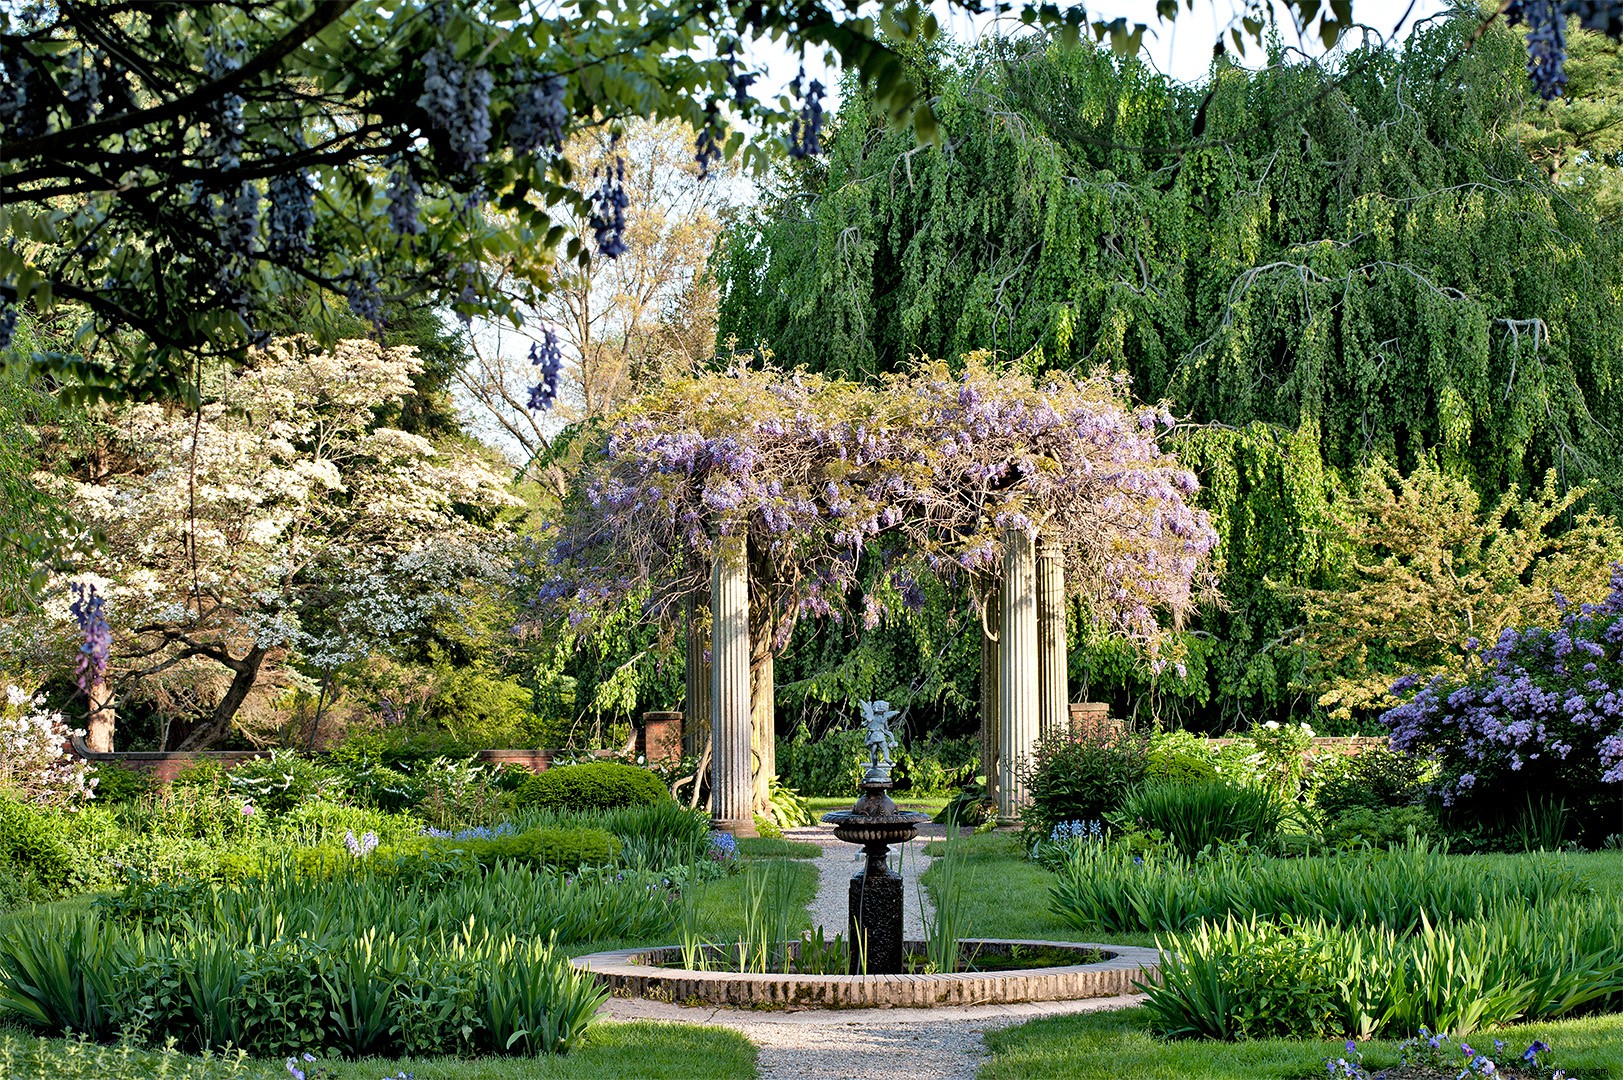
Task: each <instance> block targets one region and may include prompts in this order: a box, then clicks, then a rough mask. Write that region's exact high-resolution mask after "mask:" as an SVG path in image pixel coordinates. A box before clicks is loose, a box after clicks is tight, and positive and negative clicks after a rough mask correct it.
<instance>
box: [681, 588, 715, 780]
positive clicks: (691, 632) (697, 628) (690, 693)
mask: <svg viewBox="0 0 1623 1080" xmlns="http://www.w3.org/2000/svg"><path fill="white" fill-rule="evenodd" d="M709 607H710V598H709V597H708V596H702V595H701V596H690V597H688V654H687V701H686V703H685V704H684V705H683V706H682V753H683V754H685V755H688V756H690V757H698V756H699V755H700V754H702V753H704V744H705V743H707V742H709V741H710V661H708V660H706V659H705V656H704V654H705V651H706V650H707V649H709V648H710V618H709V611H708V610H707V609H708V608H709Z"/></svg>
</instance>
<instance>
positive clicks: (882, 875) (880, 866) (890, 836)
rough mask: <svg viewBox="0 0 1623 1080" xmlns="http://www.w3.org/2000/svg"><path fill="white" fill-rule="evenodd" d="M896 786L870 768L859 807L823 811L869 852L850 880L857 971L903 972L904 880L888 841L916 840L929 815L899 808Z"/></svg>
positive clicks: (841, 833)
mask: <svg viewBox="0 0 1623 1080" xmlns="http://www.w3.org/2000/svg"><path fill="white" fill-rule="evenodd" d="M887 772H888V770H887ZM892 786H893V784H892V782H891V780H890V777H889V776H888V775H884V776H876V775H874V774H873V770H870V774H869V775H868V776H867V777H866V778H865V779H864V780H863V782H862V797H861V798H859V799H858V800H857V803H856V805H855V806H853V807H852V808H851V809H849V810H835V811H831V812H830V813H827V814H824V815H823V820H824V821H827V822H831V823H832V824H833V825H834V835H835V836H837V837H839V838H840V839H841V840H844V841H845V842H846V843H848V844H858V845H861V847H862V850H863V851H864V852H865V853H866V854H867V856H868V861H867V863H866V865H864V866H863V868H862V870H861V871H859V872H858V873H857V874H856V875H855V876H854V877H852V879H851V891H850V917H849V920H848V924H847V925H848V928H849V935H848V938H847V940H848V941H849V942H850V943H851V964H850V972H851V974H853V975H900V974H901V973H902V962H903V951H902V879H901V876H900V875H898V874H895V873H893V872H892V871H891V869H890V865H889V852H890V845H892V844H905V843H906V842H907V841H909V840H911V839H913V837H915V836H917V835H918V826H919V824H920V823H921V822H925V821H929V820H930V816H929V815H928V814H919V813H915V812H913V811H911V810H898V809H897V808H896V804H895V803H894V802H891V799H890V794H889V792H890V789H891V787H892Z"/></svg>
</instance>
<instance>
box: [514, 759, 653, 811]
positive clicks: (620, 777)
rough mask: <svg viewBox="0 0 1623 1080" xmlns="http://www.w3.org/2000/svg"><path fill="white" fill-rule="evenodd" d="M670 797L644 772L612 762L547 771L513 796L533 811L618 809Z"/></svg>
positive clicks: (644, 804)
mask: <svg viewBox="0 0 1623 1080" xmlns="http://www.w3.org/2000/svg"><path fill="white" fill-rule="evenodd" d="M670 797H671V793H670V792H669V791H667V790H666V789H665V784H664V782H663V781H661V780H660V778H659V777H657V776H655V775H654V774H653V773H651V772H649V771H648V770H647V769H639V768H638V767H637V766H635V765H622V764H620V763H618V762H613V761H595V762H588V763H587V764H584V765H564V766H562V767H560V768H557V769H548V770H547V771H546V772H544V773H539V774H537V775H535V776H532V777H530V779H528V780H526V781H524V783H523V784H521V785H520V786H519V789H518V791H517V793H516V798H517V800H518V805H519V806H521V807H526V808H534V809H537V810H618V809H620V808H621V807H625V806H648V805H652V804H653V803H658V802H665V801H666V800H668V799H669V798H670Z"/></svg>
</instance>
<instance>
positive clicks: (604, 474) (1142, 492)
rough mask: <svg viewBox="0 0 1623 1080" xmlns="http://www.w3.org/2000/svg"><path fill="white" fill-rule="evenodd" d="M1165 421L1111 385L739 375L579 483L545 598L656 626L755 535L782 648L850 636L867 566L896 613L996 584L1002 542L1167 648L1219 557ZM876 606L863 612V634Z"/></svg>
mask: <svg viewBox="0 0 1623 1080" xmlns="http://www.w3.org/2000/svg"><path fill="white" fill-rule="evenodd" d="M1171 421H1172V418H1171V416H1170V415H1168V414H1167V413H1166V412H1165V411H1164V410H1159V409H1151V408H1135V407H1133V406H1132V405H1131V404H1130V402H1129V400H1128V397H1127V387H1126V385H1125V383H1124V381H1123V380H1122V379H1121V378H1120V377H1117V376H1112V375H1108V374H1099V375H1096V376H1093V377H1089V378H1081V379H1076V378H1072V377H1069V376H1066V375H1059V374H1049V375H1044V376H1042V377H1041V381H1039V380H1037V379H1034V378H1033V377H1031V376H1029V375H1026V374H1024V373H1020V372H1012V371H1011V372H1006V373H999V372H995V371H993V370H992V369H991V368H990V367H989V366H987V364H986V363H985V362H984V358H982V357H971V358H968V359H967V361H966V364H965V367H964V369H963V371H962V373H961V374H957V375H954V374H951V373H949V371H948V368H947V366H946V365H945V364H941V363H933V364H924V365H921V366H919V367H917V368H916V369H914V370H913V371H911V372H909V373H907V374H905V375H897V376H893V377H889V378H887V379H886V380H885V381H884V382H883V383H881V384H879V385H871V386H870V385H861V384H852V383H847V382H843V381H839V380H830V379H824V378H821V377H818V376H812V375H806V374H801V373H795V374H785V373H781V372H774V371H754V370H734V371H732V372H730V373H728V374H725V375H705V376H700V377H693V378H688V379H682V380H676V381H673V382H671V383H669V384H667V385H664V386H661V387H660V388H658V389H656V390H653V391H650V392H649V393H648V394H646V395H644V396H643V397H640V398H638V399H636V400H634V401H633V402H631V403H630V404H628V405H627V406H626V408H625V409H624V410H623V411H622V412H621V413H620V414H619V416H618V418H617V419H615V420H614V421H613V422H612V424H611V425H610V428H609V433H608V435H607V438H606V442H605V444H604V447H603V452H602V455H601V458H600V460H599V461H598V462H597V463H596V464H594V465H592V466H589V467H588V468H587V470H586V471H585V473H584V474H583V476H582V479H581V482H580V493H579V510H578V512H576V513H575V514H574V515H572V516H571V518H570V520H569V521H568V522H567V524H566V525H565V526H564V528H563V529H562V530H561V532H560V535H559V537H558V540H557V544H556V548H555V550H554V552H553V555H552V564H551V565H550V566H536V567H534V568H532V571H531V576H532V582H533V584H534V586H535V588H536V591H537V594H538V598H539V601H540V602H541V603H543V604H545V605H549V606H561V607H564V608H566V609H568V610H569V611H570V612H571V617H572V618H574V619H576V620H577V621H578V620H579V619H581V618H585V617H589V616H590V615H591V614H592V613H593V612H594V611H596V610H600V609H604V608H607V607H611V606H612V605H614V604H616V603H618V602H619V600H620V599H621V598H623V597H625V596H626V595H627V594H629V593H633V592H637V591H640V590H643V589H648V590H651V593H652V596H653V601H652V603H653V605H654V607H655V608H656V609H657V610H669V609H670V605H672V604H673V603H674V602H675V601H677V600H678V599H680V598H682V597H685V596H687V595H689V594H691V593H695V592H698V591H700V590H701V589H702V588H703V587H704V586H705V582H706V579H707V574H708V572H709V565H710V562H711V559H712V557H713V554H714V551H715V544H716V538H717V537H718V536H735V535H745V536H747V537H748V541H749V545H750V549H751V556H750V558H751V564H752V568H753V569H752V573H754V574H755V575H756V577H758V578H760V579H761V580H760V581H759V582H758V583H757V585H756V586H754V587H765V588H770V589H771V591H772V597H773V600H774V605H775V609H776V610H777V612H778V613H779V616H780V617H779V622H778V625H777V628H776V631H775V633H776V636H777V637H778V639H779V641H780V643H781V642H782V641H785V640H787V635H788V633H789V631H790V629H791V628H792V626H793V624H794V621H795V619H796V618H797V617H798V616H800V615H802V614H806V615H812V616H821V617H830V618H834V619H843V618H845V617H846V616H847V614H848V613H849V610H850V606H851V605H850V599H851V597H850V594H851V592H852V591H853V589H854V588H855V587H856V584H857V583H858V581H859V580H861V578H862V576H863V572H864V568H865V563H866V562H867V561H868V560H879V562H878V565H881V566H884V567H886V568H888V569H889V570H890V578H891V581H892V582H893V584H894V585H895V588H894V589H893V590H890V591H892V592H894V593H895V597H896V599H899V600H901V601H902V602H903V603H907V602H908V598H909V596H910V595H913V594H916V593H917V591H918V589H917V582H916V580H915V578H914V576H913V575H914V574H915V573H917V574H933V575H935V576H937V577H939V578H947V579H960V580H970V581H971V582H972V583H973V582H975V581H980V582H985V583H989V582H990V581H992V580H993V579H995V578H996V576H997V575H998V574H999V573H1000V572H1001V566H1002V558H1003V549H1004V544H1005V542H1006V540H1007V538H1008V537H1009V536H1010V535H1011V533H1012V532H1013V531H1016V530H1018V531H1022V532H1025V533H1027V534H1033V535H1035V534H1037V533H1039V532H1041V533H1042V534H1043V536H1044V537H1045V538H1046V539H1048V540H1051V541H1054V542H1057V543H1058V544H1059V545H1060V546H1061V548H1062V549H1063V551H1064V552H1065V556H1066V562H1067V567H1066V568H1067V581H1068V584H1069V586H1070V588H1071V591H1072V592H1073V593H1079V594H1082V595H1084V596H1086V597H1087V598H1088V600H1089V602H1090V608H1089V610H1091V611H1092V612H1094V613H1095V615H1096V616H1097V617H1099V618H1100V619H1102V620H1104V621H1106V622H1108V623H1109V624H1110V625H1112V626H1114V627H1115V628H1116V629H1118V630H1120V631H1122V632H1124V633H1126V634H1128V635H1130V636H1132V637H1134V638H1136V639H1139V640H1141V641H1144V642H1146V643H1147V644H1149V645H1150V646H1151V649H1152V652H1153V650H1154V649H1155V647H1156V645H1157V644H1158V643H1159V640H1160V637H1161V631H1162V618H1163V617H1164V616H1168V615H1170V616H1171V617H1172V618H1173V619H1176V618H1178V617H1179V616H1180V615H1181V614H1182V613H1183V612H1185V611H1186V610H1187V609H1188V608H1189V607H1190V606H1191V604H1192V602H1193V597H1194V591H1195V590H1196V588H1197V587H1198V586H1199V585H1200V584H1201V583H1202V582H1204V580H1205V575H1204V572H1203V569H1202V564H1203V562H1204V561H1205V559H1206V557H1207V556H1208V555H1209V554H1210V552H1211V550H1212V548H1213V546H1214V545H1215V543H1216V541H1217V537H1216V534H1215V532H1214V531H1213V530H1212V528H1211V525H1210V523H1209V522H1208V520H1207V517H1206V514H1205V513H1204V512H1203V511H1199V510H1196V509H1195V508H1194V507H1193V506H1192V505H1191V504H1190V502H1189V498H1190V497H1191V496H1192V495H1193V494H1194V492H1195V491H1196V488H1197V482H1196V480H1195V477H1194V475H1193V474H1191V473H1190V472H1188V471H1187V470H1186V469H1184V468H1182V467H1181V466H1179V464H1178V463H1177V461H1176V460H1175V459H1174V458H1173V457H1172V456H1170V455H1169V454H1166V453H1164V452H1163V451H1162V450H1161V449H1160V447H1159V445H1158V444H1157V437H1158V436H1159V434H1160V433H1161V431H1162V430H1163V429H1164V428H1165V427H1167V426H1169V425H1170V424H1171ZM887 603H888V600H887V599H885V598H884V597H880V596H877V595H867V596H864V597H863V598H862V607H863V609H864V616H865V617H864V622H866V623H868V624H870V625H871V624H872V623H873V622H874V621H876V620H877V618H878V617H879V615H880V614H882V612H883V610H884V609H885V607H886V604H887Z"/></svg>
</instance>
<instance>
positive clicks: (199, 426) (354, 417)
mask: <svg viewBox="0 0 1623 1080" xmlns="http://www.w3.org/2000/svg"><path fill="white" fill-rule="evenodd" d="M418 366H419V364H418V360H417V358H416V355H415V351H414V350H413V349H412V348H410V347H401V348H392V349H390V348H383V347H381V346H379V345H378V344H376V343H375V342H371V341H365V340H359V341H342V342H339V343H338V344H337V345H335V346H334V347H333V348H331V349H322V348H318V347H317V346H316V345H315V344H314V343H313V342H312V341H310V340H309V339H303V338H292V339H281V340H277V341H274V342H272V343H270V344H269V345H268V347H266V348H264V349H262V350H256V351H255V353H254V354H253V356H252V358H251V362H250V363H249V364H248V365H246V366H244V367H241V368H238V369H233V370H231V371H229V372H227V373H225V374H223V375H222V376H220V378H219V380H218V381H217V382H216V384H215V385H213V386H210V387H209V390H210V394H209V400H208V401H206V402H205V404H204V405H203V406H202V407H201V408H200V409H199V410H197V411H195V412H183V411H180V410H177V409H172V408H167V407H164V406H160V405H153V404H144V405H136V406H132V407H128V408H125V409H123V410H121V411H119V412H117V413H116V414H114V416H113V418H112V420H111V423H110V426H109V430H108V433H107V441H108V443H109V445H108V448H107V453H106V454H104V455H103V457H104V458H105V460H107V461H108V462H111V463H113V464H112V466H111V467H109V468H107V469H106V470H105V471H104V472H103V473H102V474H100V475H97V476H94V477H92V478H89V479H80V480H77V481H75V482H74V484H73V489H72V491H71V495H70V498H71V503H72V506H73V508H74V509H75V511H76V512H77V513H78V514H79V515H80V516H81V517H83V518H85V519H86V520H88V521H90V522H91V523H93V524H94V525H96V526H98V527H99V528H100V529H101V530H102V531H103V532H104V534H105V536H106V541H105V544H104V545H103V548H102V550H101V551H100V552H99V553H97V554H96V555H94V556H92V557H90V559H89V560H88V561H87V563H86V566H85V568H86V570H88V571H89V572H90V573H91V574H92V575H93V576H94V577H96V578H98V579H100V580H101V582H102V585H101V592H102V594H103V595H104V596H105V597H106V614H107V619H108V621H109V623H110V624H111V626H112V629H113V644H112V649H111V661H110V665H111V670H110V673H109V679H110V681H111V682H112V683H113V685H114V686H115V687H120V688H123V689H125V690H127V689H128V688H129V687H130V686H131V685H132V684H142V683H148V682H151V681H153V680H159V681H162V680H168V681H170V682H171V683H174V684H177V685H184V686H187V687H189V688H190V696H191V697H192V698H193V700H194V711H195V712H196V713H197V714H198V719H200V720H201V723H199V724H197V726H195V727H194V728H193V729H192V730H191V731H190V733H189V734H187V735H186V736H185V738H184V739H183V741H182V744H181V748H188V749H189V748H196V747H198V746H203V745H207V744H208V743H210V742H212V741H214V740H216V739H218V738H219V737H220V736H222V735H223V734H225V733H226V732H227V731H228V730H229V729H230V727H231V725H232V721H233V718H234V717H236V715H237V713H238V711H239V709H241V707H242V705H243V703H244V701H246V700H247V699H248V696H249V695H250V693H252V692H253V691H254V689H255V687H256V685H259V684H260V682H261V679H262V676H263V675H264V674H265V673H266V672H267V669H268V667H278V666H282V665H287V664H289V663H292V662H294V661H298V662H299V663H301V664H302V665H303V666H304V667H305V668H306V670H307V671H308V670H310V669H314V670H315V671H316V672H317V673H318V674H319V675H321V676H323V677H324V680H325V679H330V677H331V673H332V672H333V670H335V669H336V668H337V667H339V666H341V665H342V664H345V663H348V662H350V661H353V660H357V659H361V658H363V657H365V656H366V655H367V654H368V653H369V652H370V651H372V650H375V649H379V648H383V647H387V646H388V645H389V644H390V643H391V642H397V641H400V640H402V639H404V638H406V637H409V636H410V635H411V634H413V633H414V632H415V631H416V630H417V629H418V628H419V627H420V626H421V625H422V623H423V620H424V619H425V618H426V617H428V616H429V615H431V614H433V613H435V612H440V611H443V610H444V609H445V608H446V607H447V606H454V605H455V604H456V603H457V602H458V597H459V595H461V594H462V592H463V590H464V586H465V585H466V583H467V582H468V581H469V580H470V579H474V578H478V579H490V578H493V577H494V576H495V575H497V574H499V573H500V572H501V565H502V564H501V563H500V562H499V560H498V558H497V551H498V548H499V545H500V540H499V532H498V531H496V530H493V529H491V528H490V525H491V522H492V521H493V519H494V517H495V515H496V514H497V513H498V512H499V511H500V510H501V509H503V508H504V507H508V506H511V505H516V500H515V499H514V498H513V496H511V495H510V494H509V493H508V491H507V486H508V485H507V483H506V480H505V478H504V477H502V476H501V475H499V474H498V473H496V472H494V471H492V469H491V467H490V466H489V464H488V463H487V462H486V461H485V460H484V459H483V458H481V457H479V456H478V455H476V454H475V453H473V452H471V451H469V450H466V449H463V448H460V447H455V446H438V447H437V446H435V445H432V444H431V443H430V442H428V441H427V440H425V439H423V438H421V437H419V436H416V435H412V434H408V433H406V432H404V431H399V430H396V429H394V428H388V427H379V426H377V425H376V422H375V411H376V410H378V409H380V408H382V407H384V406H387V405H389V404H391V403H395V402H398V401H399V399H400V398H402V397H403V396H404V395H406V394H408V393H409V392H410V391H411V376H412V374H413V373H414V372H416V371H417V370H418ZM110 734H111V733H110V731H109V732H108V736H109V740H110Z"/></svg>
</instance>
